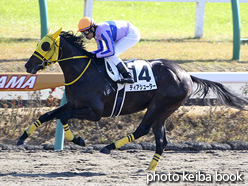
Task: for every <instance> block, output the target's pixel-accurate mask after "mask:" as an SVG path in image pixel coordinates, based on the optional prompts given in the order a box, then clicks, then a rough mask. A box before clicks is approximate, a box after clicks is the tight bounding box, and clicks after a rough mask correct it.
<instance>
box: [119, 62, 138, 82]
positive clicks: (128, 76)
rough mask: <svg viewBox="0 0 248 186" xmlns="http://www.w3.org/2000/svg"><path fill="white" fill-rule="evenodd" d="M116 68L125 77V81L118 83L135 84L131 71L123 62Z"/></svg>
mask: <svg viewBox="0 0 248 186" xmlns="http://www.w3.org/2000/svg"><path fill="white" fill-rule="evenodd" d="M116 67H117V69H118V70H119V72H120V73H121V75H122V76H123V79H121V80H120V81H117V83H134V80H133V77H132V76H131V73H130V72H129V69H128V68H127V67H126V65H125V64H124V63H123V62H120V63H118V64H117V65H116Z"/></svg>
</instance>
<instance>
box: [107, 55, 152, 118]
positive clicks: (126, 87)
mask: <svg viewBox="0 0 248 186" xmlns="http://www.w3.org/2000/svg"><path fill="white" fill-rule="evenodd" d="M124 63H126V64H127V67H128V68H129V71H130V72H131V74H132V77H133V78H134V83H133V84H127V83H126V84H120V83H117V91H116V97H115V101H114V105H113V109H112V113H111V117H115V116H118V115H119V114H120V113H121V110H122V107H123V104H124V102H125V96H126V92H134V91H149V90H155V89H157V85H156V82H155V78H154V75H153V72H152V69H151V66H150V64H149V63H148V62H146V61H144V60H135V59H134V60H130V61H127V62H124ZM105 67H106V71H107V73H108V75H109V77H110V78H111V79H112V80H113V81H117V80H119V79H120V78H122V75H121V74H120V73H119V71H118V69H117V67H116V66H115V65H114V64H113V63H112V62H111V61H109V60H108V59H105Z"/></svg>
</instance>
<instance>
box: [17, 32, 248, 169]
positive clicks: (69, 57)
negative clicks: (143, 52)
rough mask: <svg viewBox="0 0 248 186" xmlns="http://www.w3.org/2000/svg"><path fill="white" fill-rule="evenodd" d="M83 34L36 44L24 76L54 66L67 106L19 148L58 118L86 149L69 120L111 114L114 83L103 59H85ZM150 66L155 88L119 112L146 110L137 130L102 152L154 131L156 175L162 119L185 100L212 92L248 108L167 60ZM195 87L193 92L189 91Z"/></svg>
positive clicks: (129, 98)
mask: <svg viewBox="0 0 248 186" xmlns="http://www.w3.org/2000/svg"><path fill="white" fill-rule="evenodd" d="M86 52H87V51H86V50H85V48H84V40H83V37H82V36H76V35H74V34H73V33H72V32H61V29H60V30H59V31H57V32H55V33H53V34H52V33H49V34H47V35H46V36H45V37H44V38H43V39H42V40H41V41H40V43H39V44H38V47H37V49H36V50H35V52H34V53H33V55H32V56H31V57H30V59H29V60H28V61H27V63H26V64H25V68H26V70H27V72H28V73H31V74H36V73H37V71H39V70H41V69H44V68H45V67H46V66H47V65H51V64H53V63H55V62H58V63H59V65H60V67H61V69H62V71H63V73H64V78H65V92H66V99H67V103H66V104H65V105H63V106H61V107H59V108H57V109H54V110H52V111H50V112H47V113H45V114H43V115H41V116H40V117H39V119H38V120H36V121H35V122H34V123H33V124H32V125H31V126H30V127H29V128H27V129H26V130H25V132H24V133H23V135H22V136H21V137H20V139H19V140H18V142H17V145H22V144H24V142H25V139H26V138H27V137H28V136H30V135H31V134H32V133H33V132H34V131H35V130H36V129H37V127H39V126H40V125H41V124H42V123H44V122H46V121H49V120H52V119H60V120H61V122H62V124H63V127H64V131H65V136H66V138H67V140H69V141H72V142H74V143H75V144H78V145H81V146H85V141H84V140H83V139H82V138H81V137H78V138H75V137H74V136H73V134H72V132H71V130H70V128H69V126H68V120H69V119H71V118H78V119H86V120H91V121H98V120H100V119H101V118H102V117H109V116H110V115H111V112H112V108H113V104H114V100H115V96H116V89H117V84H116V83H115V82H114V81H112V80H111V79H110V78H109V77H108V75H107V74H106V70H105V66H104V59H97V58H94V59H89V58H87V57H86V56H84V55H85V53H86ZM148 62H149V63H150V65H151V68H152V71H153V74H154V77H155V81H156V84H157V89H156V90H150V91H137V92H127V93H126V99H125V102H124V105H123V109H122V110H121V113H120V114H121V115H125V114H131V113H134V112H138V111H141V110H143V109H147V111H146V113H145V116H144V118H143V120H142V122H141V123H140V125H139V126H138V128H137V129H136V130H135V131H134V132H133V133H132V134H130V135H128V136H126V137H124V138H122V139H120V140H118V141H116V142H114V143H112V144H110V145H107V146H106V147H104V148H102V149H101V150H100V152H102V153H105V154H109V153H110V151H111V150H112V149H117V148H119V147H121V146H122V145H124V144H126V143H129V142H131V141H133V140H135V139H138V138H140V137H141V136H143V135H146V134H148V132H149V130H150V129H151V128H152V129H153V133H154V135H155V140H156V152H155V155H154V157H153V159H152V161H151V163H150V165H149V167H148V169H149V170H151V171H154V170H155V168H156V166H157V164H158V161H159V159H160V157H161V155H162V153H163V150H164V148H165V147H166V145H167V143H168V142H167V139H166V128H165V124H164V123H165V120H166V119H167V118H168V117H169V116H170V115H171V114H172V113H173V112H174V111H175V110H177V109H178V108H179V107H180V106H181V105H183V104H184V103H185V102H186V101H187V100H188V99H189V97H190V96H191V95H192V94H194V93H198V92H202V95H203V96H204V97H205V96H206V95H207V94H208V92H209V90H210V89H212V90H213V91H214V92H215V93H216V95H218V97H219V99H220V100H221V101H222V102H223V103H224V104H225V105H227V106H231V107H235V108H238V109H244V107H245V106H246V105H247V104H248V101H247V99H246V98H243V97H240V96H238V95H236V94H235V93H232V92H230V91H229V90H228V89H226V88H225V87H224V86H223V85H222V84H220V83H217V82H212V81H208V80H203V79H200V78H197V77H194V76H191V75H189V74H188V73H187V72H186V71H185V70H184V69H183V68H182V67H180V66H179V65H177V64H176V63H173V62H171V61H168V60H165V59H156V60H149V61H148ZM193 83H196V84H197V89H196V90H195V91H193Z"/></svg>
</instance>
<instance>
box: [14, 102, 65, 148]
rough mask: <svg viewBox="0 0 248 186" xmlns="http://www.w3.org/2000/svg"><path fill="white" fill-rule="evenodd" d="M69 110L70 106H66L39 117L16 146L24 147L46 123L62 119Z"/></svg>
mask: <svg viewBox="0 0 248 186" xmlns="http://www.w3.org/2000/svg"><path fill="white" fill-rule="evenodd" d="M66 110H68V104H65V105H63V106H61V107H59V108H57V109H54V110H52V111H50V112H47V113H45V114H43V115H41V116H40V117H39V119H37V120H36V121H35V122H34V123H33V124H32V125H30V127H29V128H27V129H26V130H25V131H24V133H23V135H22V136H21V137H20V138H19V140H18V141H17V144H16V145H23V144H24V142H25V140H26V139H27V138H28V137H29V136H30V135H31V134H32V133H33V132H34V131H35V130H36V129H37V128H38V127H39V126H40V125H41V124H42V123H44V122H46V121H49V120H52V119H54V118H60V116H61V115H62V113H63V112H64V111H66Z"/></svg>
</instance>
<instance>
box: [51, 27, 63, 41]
mask: <svg viewBox="0 0 248 186" xmlns="http://www.w3.org/2000/svg"><path fill="white" fill-rule="evenodd" d="M61 31H62V27H61V28H60V29H59V30H58V31H57V32H55V33H53V34H52V37H53V39H57V37H58V36H59V34H60V33H61Z"/></svg>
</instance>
